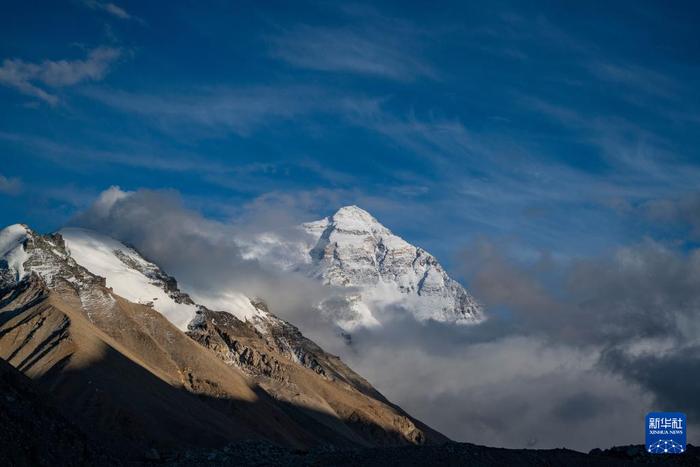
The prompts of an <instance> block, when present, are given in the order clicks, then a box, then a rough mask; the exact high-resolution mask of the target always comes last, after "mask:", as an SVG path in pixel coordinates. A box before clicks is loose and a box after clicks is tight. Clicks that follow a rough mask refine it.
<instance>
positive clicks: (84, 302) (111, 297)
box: [0, 225, 448, 458]
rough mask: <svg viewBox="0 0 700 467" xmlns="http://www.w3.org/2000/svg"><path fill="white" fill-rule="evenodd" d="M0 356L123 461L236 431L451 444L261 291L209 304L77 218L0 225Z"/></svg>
mask: <svg viewBox="0 0 700 467" xmlns="http://www.w3.org/2000/svg"><path fill="white" fill-rule="evenodd" d="M0 358H2V359H3V360H5V361H7V362H8V363H9V364H11V365H12V366H13V367H15V368H16V369H17V370H19V371H20V372H21V373H23V374H24V375H26V376H27V377H29V379H31V380H32V382H33V384H35V385H36V386H37V390H39V391H44V392H45V393H48V394H50V396H49V397H50V398H51V399H52V400H53V401H54V402H55V403H56V405H57V407H58V408H59V409H60V411H61V413H62V416H65V418H66V419H67V422H66V423H69V424H71V426H76V427H78V428H79V429H80V430H81V431H82V432H83V433H85V434H86V435H87V437H88V438H90V440H91V441H94V442H95V443H97V444H99V445H100V446H104V447H105V448H106V449H107V451H111V452H115V453H116V452H118V453H120V455H123V456H127V457H129V456H130V457H131V458H139V457H140V456H143V455H144V453H155V454H152V455H153V456H158V455H159V454H158V453H162V452H168V451H174V450H181V449H186V448H216V447H220V446H223V445H225V444H226V443H230V442H236V441H243V440H264V441H266V442H271V443H273V444H276V445H278V446H282V447H287V448H297V449H308V448H311V447H314V446H320V445H332V446H337V447H373V446H374V447H376V446H401V445H423V444H440V443H443V442H446V441H448V440H447V438H446V437H444V436H443V435H441V434H440V433H438V432H436V431H435V430H433V429H431V428H430V427H428V426H426V425H425V424H423V423H421V422H420V421H418V420H416V419H414V418H412V417H411V416H410V415H408V414H407V413H405V412H404V411H403V410H401V409H400V408H399V407H398V406H396V405H394V404H392V403H391V402H389V401H388V400H387V399H386V398H385V397H384V396H382V394H380V393H379V392H378V391H377V390H376V389H375V388H373V387H372V385H371V384H370V383H369V382H368V381H366V380H365V379H364V378H362V377H361V376H360V375H358V374H357V373H355V372H354V371H352V370H351V369H350V368H349V367H348V366H347V365H345V364H344V363H343V362H342V361H341V360H340V359H339V358H338V357H336V356H334V355H330V354H328V353H326V352H325V351H324V350H323V349H321V348H320V347H319V346H318V345H316V344H315V343H314V342H312V341H311V340H309V339H307V338H306V337H304V336H303V335H302V333H301V332H300V331H299V330H298V329H297V328H296V327H295V326H293V325H292V324H290V323H288V322H286V321H284V320H282V319H280V318H278V317H277V316H275V315H274V314H273V313H271V312H270V310H268V307H267V305H266V304H265V302H264V301H263V300H260V299H256V300H249V299H247V297H245V296H243V295H240V294H239V295H235V296H234V295H232V296H231V306H230V307H229V309H227V310H211V309H209V308H207V307H206V306H203V305H201V304H198V303H196V302H195V301H194V300H193V299H192V298H190V296H189V295H187V294H186V293H185V292H183V291H181V290H180V289H179V288H178V285H177V282H176V281H175V279H174V278H172V277H170V276H168V275H167V274H165V273H164V272H163V271H162V270H161V269H160V268H159V267H158V266H157V265H156V264H153V263H151V262H149V261H147V260H146V259H144V258H143V257H141V255H140V254H139V253H138V252H137V251H136V250H134V249H133V248H130V247H127V246H126V245H124V244H122V243H121V242H119V241H117V240H114V239H111V238H108V237H105V236H103V235H100V234H97V233H95V232H91V231H86V230H81V229H66V230H63V231H61V232H60V233H56V234H50V235H40V234H37V233H36V232H34V231H32V230H31V229H30V228H29V227H27V226H25V225H13V226H10V227H7V228H5V229H3V230H2V231H0Z"/></svg>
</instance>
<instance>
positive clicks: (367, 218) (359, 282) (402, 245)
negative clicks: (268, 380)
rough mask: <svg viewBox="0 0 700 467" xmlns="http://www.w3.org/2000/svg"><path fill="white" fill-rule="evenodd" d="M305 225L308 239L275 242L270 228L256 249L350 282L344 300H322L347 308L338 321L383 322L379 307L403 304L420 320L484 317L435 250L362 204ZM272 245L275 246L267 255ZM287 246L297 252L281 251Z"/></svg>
mask: <svg viewBox="0 0 700 467" xmlns="http://www.w3.org/2000/svg"><path fill="white" fill-rule="evenodd" d="M300 229H301V230H302V231H303V232H305V233H306V234H307V239H306V241H305V242H303V244H300V243H294V242H293V241H291V242H287V241H285V240H284V239H278V240H277V242H272V241H270V238H269V236H267V237H266V242H265V244H262V243H258V244H256V245H254V246H253V247H252V248H250V249H249V252H250V253H252V252H255V253H256V254H252V255H251V256H257V257H258V258H259V259H260V260H261V261H263V262H264V261H265V260H266V259H269V258H272V257H273V256H274V258H273V262H275V265H276V266H278V267H285V268H286V269H290V270H294V271H297V272H301V273H303V274H305V275H307V276H310V277H313V278H316V279H318V280H320V281H321V282H322V283H324V284H326V285H329V286H336V287H346V288H348V291H349V293H348V294H347V295H346V296H345V297H343V299H342V300H338V299H333V300H328V301H327V302H325V303H322V304H320V308H321V310H322V311H324V310H325V311H326V312H327V314H329V315H338V316H342V318H339V319H338V321H337V324H338V325H339V326H340V327H341V328H343V329H344V330H346V331H351V330H352V329H354V328H355V327H357V326H370V327H371V326H376V325H379V324H380V320H379V319H378V314H379V313H380V312H381V310H382V309H384V308H385V307H387V306H394V307H396V306H398V307H400V308H402V309H404V310H406V311H408V312H410V313H412V314H413V315H414V316H415V317H416V318H417V319H419V320H421V321H424V320H430V319H431V320H435V321H443V322H451V323H456V324H472V323H477V322H480V321H482V320H483V319H484V315H483V310H482V309H481V306H480V305H479V304H478V303H477V302H476V300H475V299H474V298H473V297H472V296H471V295H470V294H469V293H468V292H467V291H466V290H465V289H464V288H463V287H462V286H461V285H460V284H459V283H457V282H456V281H454V280H453V279H452V278H450V277H449V275H448V274H447V272H446V271H445V270H444V269H443V267H442V266H441V265H440V263H439V262H438V261H437V259H436V258H435V257H434V256H433V255H431V254H430V253H428V252H427V251H425V250H424V249H422V248H419V247H416V246H413V245H411V244H410V243H408V242H407V241H405V240H404V239H402V238H401V237H399V236H398V235H395V234H393V233H392V232H391V231H390V230H389V229H388V228H386V227H385V226H384V225H382V224H381V223H380V222H379V221H378V220H377V219H376V218H375V217H374V216H372V215H371V214H370V213H368V212H367V211H365V210H364V209H362V208H359V207H357V206H354V205H353V206H345V207H342V208H340V209H338V211H336V212H335V213H334V214H332V215H330V216H328V217H325V218H323V219H320V220H318V221H314V222H308V223H305V224H302V225H301V226H300ZM266 250H269V251H271V252H272V251H274V254H270V255H267V258H266V255H265V251H266ZM261 252H262V254H261ZM283 252H291V253H292V254H291V255H290V256H289V257H288V258H282V259H280V253H283ZM292 256H294V257H292ZM329 307H332V308H335V309H331V310H329V309H328V308H329ZM341 308H342V310H341Z"/></svg>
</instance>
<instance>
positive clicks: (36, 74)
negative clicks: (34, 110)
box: [0, 47, 121, 105]
mask: <svg viewBox="0 0 700 467" xmlns="http://www.w3.org/2000/svg"><path fill="white" fill-rule="evenodd" d="M120 56H121V50H120V49H116V48H111V47H97V48H95V49H93V50H91V51H90V52H89V53H88V55H87V57H86V58H85V59H84V60H57V61H54V60H44V61H43V62H41V63H30V62H25V61H24V60H21V59H16V58H15V59H5V60H3V62H2V66H1V67H0V84H2V85H5V86H9V87H12V88H15V89H17V90H18V91H20V92H21V93H23V94H26V95H29V96H33V97H37V98H39V99H41V100H43V101H45V102H48V103H49V104H51V105H54V104H56V103H57V102H58V97H57V96H56V95H54V94H51V93H49V92H48V91H46V90H45V89H43V88H42V87H40V86H39V85H40V84H43V85H46V86H49V87H52V88H61V87H66V86H73V85H75V84H78V83H80V82H83V81H99V80H101V79H102V78H104V76H105V75H106V74H107V71H108V70H109V67H110V65H111V64H112V63H113V62H114V61H115V60H117V59H118V58H119V57H120Z"/></svg>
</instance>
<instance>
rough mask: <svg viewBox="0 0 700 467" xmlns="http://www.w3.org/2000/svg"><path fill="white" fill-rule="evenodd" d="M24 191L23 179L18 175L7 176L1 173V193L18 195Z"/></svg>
mask: <svg viewBox="0 0 700 467" xmlns="http://www.w3.org/2000/svg"><path fill="white" fill-rule="evenodd" d="M20 191H22V180H20V179H19V178H18V177H6V176H4V175H2V174H0V193H2V194H6V195H17V194H19V192H20Z"/></svg>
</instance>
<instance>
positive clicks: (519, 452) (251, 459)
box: [152, 443, 700, 467]
mask: <svg viewBox="0 0 700 467" xmlns="http://www.w3.org/2000/svg"><path fill="white" fill-rule="evenodd" d="M152 464H153V465H157V464H161V465H177V466H190V465H192V466H198V465H202V466H204V465H214V466H219V465H222V466H223V465H250V466H263V465H280V466H326V465H329V466H331V465H332V466H381V467H387V466H428V465H448V466H465V465H466V466H474V467H481V466H484V467H486V466H489V467H490V466H542V467H545V466H573V467H576V466H637V465H673V466H699V465H700V448H696V447H694V446H688V452H687V453H685V454H681V455H673V456H659V455H655V456H654V455H651V454H647V453H646V452H645V451H644V447H643V446H623V447H615V448H612V449H608V450H605V451H603V450H599V449H596V450H593V451H591V452H590V453H589V454H584V453H581V452H577V451H571V450H568V449H542V450H537V449H501V448H490V447H485V446H477V445H473V444H468V443H448V444H444V445H442V446H404V447H395V448H368V449H356V450H336V449H329V448H325V449H315V450H311V451H309V452H298V451H297V452H294V451H289V450H286V449H283V448H278V447H275V446H273V445H270V444H265V443H241V444H236V445H230V446H228V447H226V448H224V449H221V450H216V451H199V452H185V453H180V454H177V455H171V456H166V455H164V456H163V457H162V458H161V459H159V460H158V461H157V462H153V463H152Z"/></svg>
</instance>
